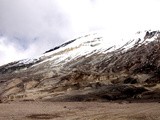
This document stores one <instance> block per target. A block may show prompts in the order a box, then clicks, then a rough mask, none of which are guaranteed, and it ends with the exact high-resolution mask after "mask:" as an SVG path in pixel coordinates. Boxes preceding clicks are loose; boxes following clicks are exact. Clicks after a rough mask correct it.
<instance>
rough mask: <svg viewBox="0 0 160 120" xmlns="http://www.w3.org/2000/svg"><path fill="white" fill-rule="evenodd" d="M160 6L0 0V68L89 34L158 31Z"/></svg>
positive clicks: (144, 0) (126, 1) (146, 0)
mask: <svg viewBox="0 0 160 120" xmlns="http://www.w3.org/2000/svg"><path fill="white" fill-rule="evenodd" d="M159 5H160V2H159V1H158V0H0V58H1V61H0V65H2V64H5V63H8V62H11V61H14V60H18V59H23V58H27V57H33V56H36V55H39V54H41V53H43V52H44V51H46V50H48V49H50V48H52V47H54V46H56V45H58V44H61V43H63V42H64V41H66V40H69V39H74V37H77V36H80V35H82V34H86V33H88V32H93V31H101V30H102V31H106V34H113V33H114V34H122V33H127V32H136V31H139V30H145V29H159V26H160V22H159V21H160V17H159V11H160V7H159ZM114 34H113V35H114ZM109 40H110V38H108V41H109ZM117 42H118V41H117Z"/></svg>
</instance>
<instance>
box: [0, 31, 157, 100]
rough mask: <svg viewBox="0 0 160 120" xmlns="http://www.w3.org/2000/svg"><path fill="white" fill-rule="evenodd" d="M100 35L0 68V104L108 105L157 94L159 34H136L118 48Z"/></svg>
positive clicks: (103, 35) (96, 34)
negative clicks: (74, 102) (73, 102)
mask: <svg viewBox="0 0 160 120" xmlns="http://www.w3.org/2000/svg"><path fill="white" fill-rule="evenodd" d="M106 34H107V33H106ZM106 34H102V33H100V34H98V33H94V34H88V35H85V36H82V37H79V38H77V39H74V40H71V41H69V42H66V43H64V44H62V45H60V46H57V47H55V48H53V49H50V50H48V51H46V52H45V53H44V54H42V55H41V56H38V57H35V58H32V59H25V60H20V61H17V62H12V63H9V64H7V65H3V66H1V67H0V96H1V100H2V101H8V100H34V99H38V100H40V99H41V100H53V101H56V100H59V101H60V100H68V101H70V100H78V101H79V100H92V99H93V100H96V99H107V100H109V99H127V98H139V97H142V98H145V97H146V94H148V93H149V92H151V91H152V92H153V94H151V95H153V96H154V95H155V96H156V95H157V94H159V93H160V92H157V91H156V90H157V89H158V90H160V89H159V87H158V86H159V82H160V81H159V79H158V76H159V62H158V61H159V60H160V57H159V54H158V53H160V50H159V47H160V44H159V40H160V32H159V31H145V32H137V33H136V34H134V35H131V36H130V35H129V37H125V38H124V39H121V38H119V39H121V41H120V42H118V41H119V40H117V37H115V36H116V34H115V36H112V37H108V36H107V35H106ZM117 42H118V43H117ZM153 83H154V84H155V85H153V86H152V84H153ZM147 85H148V86H147ZM150 86H151V87H150ZM150 90H151V91H150ZM113 91H115V92H113ZM153 96H149V98H152V97H153ZM155 96H154V97H155ZM156 98H158V99H159V98H160V97H156Z"/></svg>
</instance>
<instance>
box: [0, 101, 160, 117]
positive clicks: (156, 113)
mask: <svg viewBox="0 0 160 120" xmlns="http://www.w3.org/2000/svg"><path fill="white" fill-rule="evenodd" d="M0 120H160V103H158V102H151V103H149V102H148V103H146V102H145V103H144V102H143V103H142V102H140V103H128V102H127V101H123V102H121V101H119V102H11V103H1V104H0Z"/></svg>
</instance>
